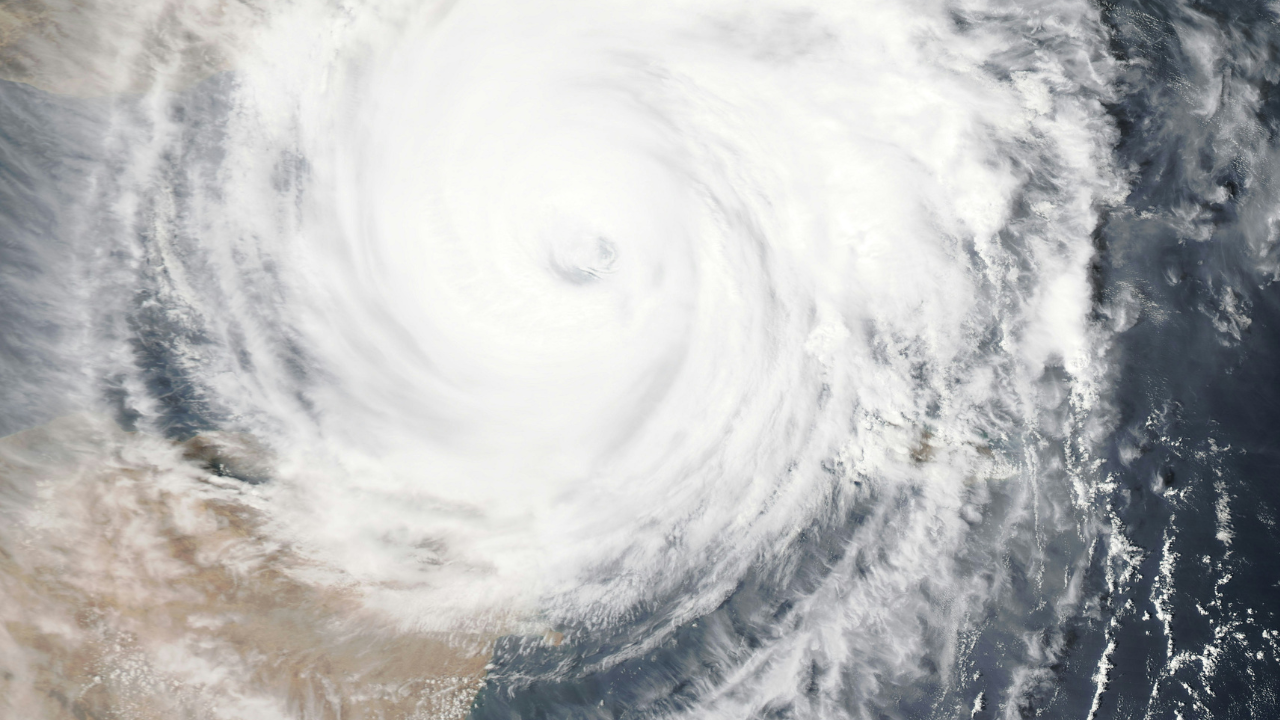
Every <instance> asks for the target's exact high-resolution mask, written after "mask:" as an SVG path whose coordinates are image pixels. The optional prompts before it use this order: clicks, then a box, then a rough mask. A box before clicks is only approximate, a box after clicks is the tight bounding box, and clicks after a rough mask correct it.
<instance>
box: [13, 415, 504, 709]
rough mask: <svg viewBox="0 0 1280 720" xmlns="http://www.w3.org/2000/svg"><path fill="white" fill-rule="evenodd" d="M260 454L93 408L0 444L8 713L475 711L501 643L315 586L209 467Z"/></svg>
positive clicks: (245, 495) (247, 489)
mask: <svg viewBox="0 0 1280 720" xmlns="http://www.w3.org/2000/svg"><path fill="white" fill-rule="evenodd" d="M237 442H239V443H240V444H239V445H237ZM244 446H245V442H244V441H242V440H240V441H237V440H236V439H235V438H231V439H227V438H223V439H221V440H220V441H208V442H196V443H191V442H188V443H187V444H186V445H185V446H184V445H179V444H175V443H170V442H167V441H164V440H161V439H159V438H153V437H146V436H143V435H140V434H131V433H125V432H123V431H120V430H119V429H118V428H116V427H115V426H114V425H112V424H111V423H109V422H106V421H103V420H100V419H95V418H89V417H80V416H77V417H69V418H63V419H61V420H58V421H55V422H53V423H50V424H49V425H46V426H43V427H40V428H36V429H33V430H28V431H25V432H21V433H18V434H16V435H11V436H9V437H6V438H3V439H0V716H2V717H6V718H29V719H31V720H37V719H45V718H47V719H49V720H63V719H65V720H72V719H75V720H107V719H119V720H125V719H127V720H153V719H154V720H162V719H163V720H175V719H178V718H191V719H192V720H205V719H209V720H215V719H217V720H222V719H230V718H237V719H240V718H243V719H244V720H270V719H271V718H289V719H291V720H292V719H302V718H305V719H308V720H310V719H313V718H314V719H317V720H321V719H322V720H339V719H341V720H372V719H374V718H379V719H383V718H385V719H387V720H390V719H391V718H397V719H399V718H418V719H422V720H426V719H427V718H430V719H431V720H448V719H454V718H463V717H465V716H466V715H467V713H468V711H469V708H470V705H471V702H472V701H473V699H474V697H475V694H476V692H477V691H478V689H479V687H480V685H481V683H482V682H483V676H484V672H485V664H486V663H487V662H488V660H489V657H490V655H491V653H492V648H493V639H494V638H493V637H492V636H480V635H474V634H471V635H467V634H448V635H445V634H438V633H420V632H412V631H409V632H406V631H404V630H403V629H398V628H396V627H394V626H393V623H391V622H390V621H388V619H386V618H383V617H379V616H377V615H376V614H374V613H372V612H370V611H368V610H367V609H365V608H364V607H363V606H362V604H361V602H360V592H359V588H357V587H355V586H354V585H352V586H334V585H332V584H320V583H311V582H308V581H306V580H303V579H300V578H303V577H307V572H306V571H307V569H308V565H309V561H308V560H306V559H305V558H303V557H302V556H301V555H300V554H299V553H297V552H295V551H293V550H292V549H290V548H289V547H288V546H287V545H285V544H282V543H281V542H279V541H278V540H273V539H272V538H271V537H270V536H269V534H268V533H267V531H266V529H265V527H266V526H265V517H264V513H263V511H262V510H261V509H260V508H259V507H256V506H255V504H254V501H253V498H254V496H253V494H252V490H251V486H249V485H246V484H244V483H241V482H239V481H236V480H230V479H222V478H218V477H217V476H216V475H214V474H211V473H209V472H208V471H207V470H206V469H204V468H202V467H201V465H200V462H202V461H207V460H209V459H210V458H211V457H220V458H231V461H233V462H234V461H235V459H234V457H233V456H234V453H235V448H236V447H244ZM214 447H216V448H217V450H216V453H215V451H214V450H211V449H210V448H214ZM228 448H230V449H228ZM193 453H194V454H195V455H194V458H193ZM184 455H185V456H186V457H184ZM260 460H261V458H260V457H259V458H249V459H248V460H241V461H240V462H242V463H248V464H249V465H252V463H254V462H259V461H260Z"/></svg>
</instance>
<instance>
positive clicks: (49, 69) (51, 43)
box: [0, 0, 262, 97]
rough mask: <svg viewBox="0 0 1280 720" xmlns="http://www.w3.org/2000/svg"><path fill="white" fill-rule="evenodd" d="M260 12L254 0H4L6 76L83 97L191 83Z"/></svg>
mask: <svg viewBox="0 0 1280 720" xmlns="http://www.w3.org/2000/svg"><path fill="white" fill-rule="evenodd" d="M261 17H262V13H261V11H260V10H259V9H258V8H257V7H256V5H255V4H254V2H252V1H251V0H2V1H0V78H3V79H5V80H11V81H15V82H22V83H27V84H29V85H34V86H36V87H38V88H41V89H42V90H46V91H49V92H54V93H59V94H63V95H76V96H82V97H95V96H103V95H111V94H116V93H127V92H135V93H136V92H144V91H146V90H148V89H150V88H151V87H153V86H154V85H155V84H156V83H157V82H158V81H160V80H163V81H164V82H166V83H167V84H168V85H169V86H170V87H171V88H178V87H185V86H187V85H190V84H191V83H194V82H196V81H198V80H201V79H203V78H206V77H208V76H210V75H212V74H213V73H216V72H218V71H219V70H222V69H225V68H226V67H228V66H229V63H230V58H231V56H232V55H234V53H235V49H236V47H237V45H238V44H239V42H240V41H241V39H242V38H243V37H244V33H245V32H246V31H247V30H248V29H249V28H251V27H253V26H254V25H255V24H257V23H258V22H259V21H260V20H261Z"/></svg>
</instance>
